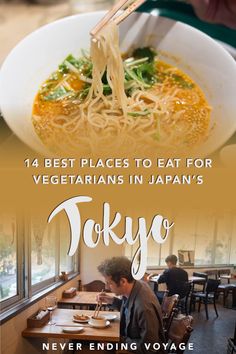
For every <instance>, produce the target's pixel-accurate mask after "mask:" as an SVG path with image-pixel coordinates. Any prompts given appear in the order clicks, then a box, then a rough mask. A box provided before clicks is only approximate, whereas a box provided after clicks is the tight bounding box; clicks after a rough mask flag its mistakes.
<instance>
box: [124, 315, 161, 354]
mask: <svg viewBox="0 0 236 354" xmlns="http://www.w3.org/2000/svg"><path fill="white" fill-rule="evenodd" d="M138 326H139V338H129V337H124V338H123V340H124V342H125V343H127V344H129V345H131V344H132V343H135V344H136V346H137V349H138V350H139V351H140V352H141V353H147V352H148V353H149V352H152V350H151V346H150V348H149V350H147V348H146V347H145V346H144V343H147V345H148V344H149V343H150V344H152V343H158V342H162V341H163V338H160V336H159V333H160V332H161V331H162V329H161V326H162V323H161V321H160V319H159V318H158V315H157V313H156V311H155V310H154V309H153V308H145V309H143V310H142V311H140V313H139V317H138ZM153 352H156V351H154V350H153Z"/></svg>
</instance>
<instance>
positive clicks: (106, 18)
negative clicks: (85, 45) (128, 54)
mask: <svg viewBox="0 0 236 354" xmlns="http://www.w3.org/2000/svg"><path fill="white" fill-rule="evenodd" d="M130 1H131V0H120V1H118V3H117V4H115V5H114V6H113V7H112V9H111V10H110V11H108V13H107V14H106V15H105V16H104V17H103V18H102V19H101V21H99V22H98V24H97V25H96V26H95V27H94V28H93V29H92V30H91V32H90V34H91V36H93V37H95V36H96V35H97V34H98V32H100V31H101V29H102V28H103V27H104V26H105V25H106V24H107V23H108V22H109V21H111V20H114V22H115V23H116V24H117V25H119V24H120V23H121V22H122V21H124V20H125V19H126V18H127V17H128V16H129V15H130V14H131V13H132V12H134V11H135V10H136V9H137V8H138V7H139V6H141V5H142V4H143V3H144V2H145V1H146V0H135V1H134V2H133V3H132V4H131V5H129V6H128V7H127V9H126V10H125V11H124V12H123V13H122V14H121V15H119V16H117V17H115V18H114V16H115V15H116V13H117V12H118V11H119V10H121V9H122V8H123V7H124V6H125V5H126V4H128V3H129V2H130ZM113 18H114V19H113Z"/></svg>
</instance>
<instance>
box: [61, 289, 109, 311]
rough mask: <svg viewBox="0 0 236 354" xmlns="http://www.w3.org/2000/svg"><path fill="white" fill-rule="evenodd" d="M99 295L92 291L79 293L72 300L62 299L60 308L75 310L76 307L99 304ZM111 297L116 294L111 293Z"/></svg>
mask: <svg viewBox="0 0 236 354" xmlns="http://www.w3.org/2000/svg"><path fill="white" fill-rule="evenodd" d="M98 294H99V293H98V292H91V291H77V293H76V296H74V297H72V298H70V299H65V298H61V299H60V300H59V301H58V303H57V304H58V306H59V307H60V306H63V307H64V306H66V307H72V308H73V309H75V308H76V306H87V307H88V306H92V305H96V304H97V300H96V297H97V295H98ZM109 295H111V296H115V294H112V293H109ZM104 305H106V304H104Z"/></svg>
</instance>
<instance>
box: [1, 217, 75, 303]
mask: <svg viewBox="0 0 236 354" xmlns="http://www.w3.org/2000/svg"><path fill="white" fill-rule="evenodd" d="M45 224H46V225H45ZM69 244H70V229H69V226H68V222H67V220H66V223H64V224H63V223H61V222H60V220H59V219H58V220H55V222H52V223H50V224H47V223H45V219H42V218H40V217H34V218H33V217H32V218H31V219H30V220H29V219H25V220H24V219H23V218H18V217H17V216H16V215H15V214H13V215H3V214H2V215H0V302H1V310H4V309H6V308H8V307H9V306H11V305H13V304H16V303H18V302H19V301H21V300H25V299H28V298H30V296H31V295H32V294H35V293H37V292H39V291H40V290H42V289H47V287H49V286H51V285H52V284H53V283H55V284H56V282H57V281H59V280H60V279H59V275H60V272H61V271H65V272H67V273H71V274H72V273H75V272H78V264H79V261H78V252H77V253H76V254H75V255H74V256H73V257H69V256H68V255H67V251H68V248H69ZM28 255H29V256H28Z"/></svg>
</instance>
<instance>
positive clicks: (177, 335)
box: [168, 315, 193, 354]
mask: <svg viewBox="0 0 236 354" xmlns="http://www.w3.org/2000/svg"><path fill="white" fill-rule="evenodd" d="M192 323H193V317H192V316H184V315H179V316H177V317H175V318H174V319H173V321H172V324H171V327H170V330H169V340H170V344H169V349H168V353H176V354H182V353H184V349H180V348H179V345H180V343H183V344H184V345H185V346H186V345H187V343H188V341H189V338H190V336H191V333H192V331H193V328H192ZM172 344H175V346H176V347H177V348H178V349H177V350H175V351H173V350H171V345H172Z"/></svg>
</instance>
